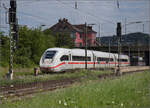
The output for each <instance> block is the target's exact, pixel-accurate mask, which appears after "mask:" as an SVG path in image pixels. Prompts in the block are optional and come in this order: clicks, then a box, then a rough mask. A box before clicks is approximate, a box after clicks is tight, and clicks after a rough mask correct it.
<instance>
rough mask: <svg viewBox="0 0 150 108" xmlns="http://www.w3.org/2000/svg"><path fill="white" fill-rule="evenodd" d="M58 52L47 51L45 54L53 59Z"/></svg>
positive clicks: (47, 57)
mask: <svg viewBox="0 0 150 108" xmlns="http://www.w3.org/2000/svg"><path fill="white" fill-rule="evenodd" d="M55 54H56V51H47V52H46V54H45V58H46V59H52V58H53V57H54V56H55Z"/></svg>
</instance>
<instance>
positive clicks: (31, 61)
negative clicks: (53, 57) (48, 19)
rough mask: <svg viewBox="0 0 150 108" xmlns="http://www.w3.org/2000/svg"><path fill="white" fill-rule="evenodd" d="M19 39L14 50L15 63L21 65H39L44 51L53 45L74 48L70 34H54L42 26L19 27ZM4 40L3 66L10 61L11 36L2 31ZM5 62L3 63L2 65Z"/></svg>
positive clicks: (2, 49)
mask: <svg viewBox="0 0 150 108" xmlns="http://www.w3.org/2000/svg"><path fill="white" fill-rule="evenodd" d="M18 36H19V40H18V43H17V49H16V50H14V58H13V60H14V64H15V65H16V66H19V67H20V66H21V67H32V66H33V65H38V64H39V61H40V57H41V55H42V53H43V52H44V51H45V50H46V49H48V48H51V47H65V48H72V47H73V42H72V39H71V38H70V36H69V34H66V33H64V34H61V35H60V34H57V35H52V33H51V31H50V30H45V31H44V32H42V31H41V29H40V28H36V29H29V28H27V27H26V26H23V27H19V33H18ZM0 37H1V40H2V48H1V52H2V54H1V55H2V57H1V58H2V60H1V66H7V65H8V63H9V36H4V35H3V33H0ZM2 64H3V65H2Z"/></svg>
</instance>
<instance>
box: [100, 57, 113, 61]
mask: <svg viewBox="0 0 150 108" xmlns="http://www.w3.org/2000/svg"><path fill="white" fill-rule="evenodd" d="M97 61H113V58H102V57H97Z"/></svg>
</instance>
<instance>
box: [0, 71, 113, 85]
mask: <svg viewBox="0 0 150 108" xmlns="http://www.w3.org/2000/svg"><path fill="white" fill-rule="evenodd" d="M1 70H2V71H3V72H0V86H8V85H11V84H24V83H32V82H42V81H49V80H58V79H65V78H79V77H87V78H91V79H97V78H98V77H97V75H100V74H104V73H105V74H106V73H112V71H110V70H107V71H100V70H76V71H74V72H66V73H51V74H42V73H39V75H38V76H34V73H33V68H24V69H15V70H14V80H8V79H6V78H5V76H6V73H7V70H8V69H6V68H1Z"/></svg>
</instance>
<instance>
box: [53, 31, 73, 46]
mask: <svg viewBox="0 0 150 108" xmlns="http://www.w3.org/2000/svg"><path fill="white" fill-rule="evenodd" d="M55 45H56V46H57V47H64V48H72V47H73V41H72V38H71V37H70V35H69V34H68V33H58V34H56V42H55Z"/></svg>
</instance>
